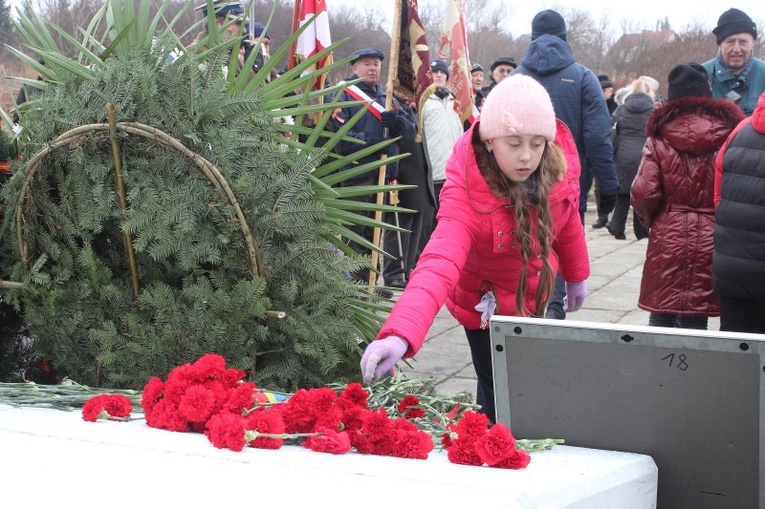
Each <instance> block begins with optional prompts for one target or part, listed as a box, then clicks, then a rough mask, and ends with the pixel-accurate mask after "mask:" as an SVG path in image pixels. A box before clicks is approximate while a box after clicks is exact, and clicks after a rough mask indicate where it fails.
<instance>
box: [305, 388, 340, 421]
mask: <svg viewBox="0 0 765 509" xmlns="http://www.w3.org/2000/svg"><path fill="white" fill-rule="evenodd" d="M336 399H337V393H336V392H335V391H334V390H332V389H330V388H329V387H321V388H318V389H311V390H309V391H308V405H309V406H310V408H311V412H312V413H313V415H314V416H315V417H317V418H318V417H319V416H320V415H321V414H323V413H324V412H326V411H328V410H329V409H330V408H332V404H333V403H334V402H335V400H336Z"/></svg>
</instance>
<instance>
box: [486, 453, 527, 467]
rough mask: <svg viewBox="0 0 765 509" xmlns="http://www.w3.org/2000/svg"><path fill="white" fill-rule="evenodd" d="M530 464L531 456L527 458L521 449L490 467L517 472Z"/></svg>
mask: <svg viewBox="0 0 765 509" xmlns="http://www.w3.org/2000/svg"><path fill="white" fill-rule="evenodd" d="M530 462H531V456H529V454H528V453H527V452H526V451H524V450H523V449H516V450H515V452H514V453H513V454H512V455H511V456H509V457H508V458H505V459H504V460H502V461H500V462H499V463H497V464H495V465H491V466H492V467H495V468H512V469H513V470H519V469H522V468H526V467H527V466H529V463H530Z"/></svg>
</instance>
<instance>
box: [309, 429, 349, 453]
mask: <svg viewBox="0 0 765 509" xmlns="http://www.w3.org/2000/svg"><path fill="white" fill-rule="evenodd" d="M319 432H320V433H323V435H318V436H314V437H308V438H307V439H306V440H305V442H303V447H306V448H308V449H310V450H312V451H316V452H326V453H329V454H345V453H347V452H348V451H350V450H351V440H350V437H349V436H348V433H346V432H345V431H339V432H338V431H335V430H333V429H328V428H323V429H321V430H319Z"/></svg>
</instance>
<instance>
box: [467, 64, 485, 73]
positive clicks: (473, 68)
mask: <svg viewBox="0 0 765 509" xmlns="http://www.w3.org/2000/svg"><path fill="white" fill-rule="evenodd" d="M476 71H481V72H483V67H481V64H471V66H470V73H471V74H472V73H474V72H476Z"/></svg>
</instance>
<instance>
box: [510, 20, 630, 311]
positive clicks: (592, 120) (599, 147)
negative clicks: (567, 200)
mask: <svg viewBox="0 0 765 509" xmlns="http://www.w3.org/2000/svg"><path fill="white" fill-rule="evenodd" d="M566 33H567V28H566V22H565V20H564V19H563V17H562V16H561V15H560V14H559V13H557V12H555V11H553V10H549V9H548V10H544V11H541V12H540V13H538V14H537V15H536V16H534V20H533V21H532V23H531V44H530V45H529V48H528V50H527V51H526V54H525V55H524V56H523V60H522V61H521V65H520V66H518V68H517V69H516V70H515V71H513V74H516V73H518V74H526V75H528V76H531V77H532V78H534V79H536V80H537V81H538V82H539V83H541V84H542V86H543V87H545V89H546V90H547V93H549V94H550V98H551V99H552V103H553V107H554V108H555V116H556V117H558V118H559V119H560V120H562V121H563V122H564V123H565V124H566V125H567V126H568V128H569V129H570V130H571V134H572V135H573V137H574V141H575V142H576V148H577V149H578V150H579V160H580V162H581V166H582V175H586V171H587V170H589V171H590V172H591V174H592V176H593V177H594V178H595V179H597V181H598V188H599V200H598V201H599V203H598V212H599V213H604V214H609V213H610V212H611V211H612V210H613V209H614V205H616V193H617V191H618V190H619V181H618V179H617V178H616V166H615V165H614V149H613V145H611V117H610V115H609V114H608V107H607V106H606V101H604V100H603V91H602V89H601V87H600V82H599V81H598V78H597V77H596V76H595V74H594V73H593V72H592V71H591V70H589V69H588V68H586V67H585V66H583V65H582V64H580V63H578V62H577V61H576V58H575V57H574V52H573V51H572V50H571V46H569V45H568V43H567V42H566ZM586 199H587V196H586V195H584V196H581V198H580V200H585V202H584V203H586ZM579 210H580V213H581V215H582V223H584V211H583V210H582V208H580V209H579ZM585 210H586V209H585ZM564 295H565V287H564V282H563V280H562V279H561V278H560V275H558V278H557V280H556V282H555V293H554V294H553V298H552V299H551V300H550V304H549V305H548V307H547V315H546V317H547V318H557V319H563V318H565V317H566V313H565V310H564V306H563V296H564Z"/></svg>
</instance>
